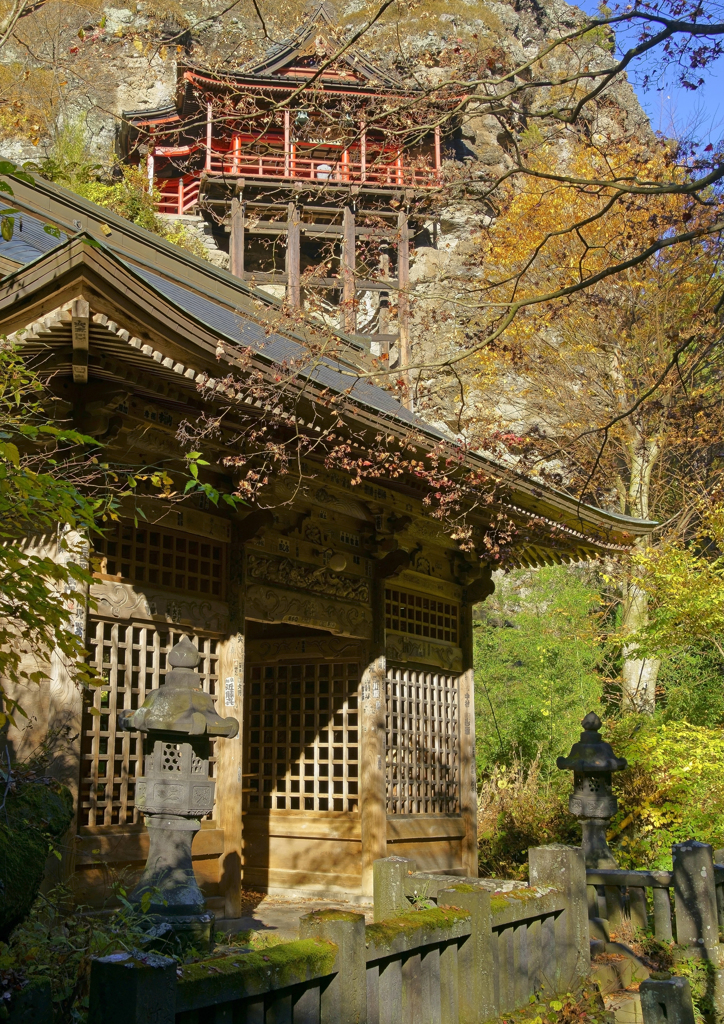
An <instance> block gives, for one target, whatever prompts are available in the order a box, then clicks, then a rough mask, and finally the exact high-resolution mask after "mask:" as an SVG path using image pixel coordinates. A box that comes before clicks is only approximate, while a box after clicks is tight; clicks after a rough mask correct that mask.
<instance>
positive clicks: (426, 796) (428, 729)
mask: <svg viewBox="0 0 724 1024" xmlns="http://www.w3.org/2000/svg"><path fill="white" fill-rule="evenodd" d="M459 763H460V729H459V721H458V679H457V676H455V675H447V674H445V673H444V672H439V671H438V672H428V671H424V670H422V669H420V670H415V669H403V668H389V669H388V672H387V813H388V814H457V813H458V812H459V810H460V793H459Z"/></svg>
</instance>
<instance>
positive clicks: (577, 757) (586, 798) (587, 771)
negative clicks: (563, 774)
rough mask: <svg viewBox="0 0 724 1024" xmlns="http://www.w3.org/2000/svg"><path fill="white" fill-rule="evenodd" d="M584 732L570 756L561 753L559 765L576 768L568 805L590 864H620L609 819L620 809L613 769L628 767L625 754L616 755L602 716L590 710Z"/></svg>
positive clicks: (613, 866)
mask: <svg viewBox="0 0 724 1024" xmlns="http://www.w3.org/2000/svg"><path fill="white" fill-rule="evenodd" d="M581 725H582V726H583V732H582V733H581V738H580V740H579V741H578V743H574V744H573V746H572V747H571V752H570V754H569V755H568V757H559V758H558V759H557V761H556V764H557V765H558V767H559V768H560V769H561V770H562V771H565V770H566V769H568V771H572V772H573V792H572V793H571V796H570V798H569V800H568V809H569V810H570V812H571V814H573V815H574V816H575V817H576V818H578V820H579V821H580V822H581V830H582V832H583V842H582V844H581V845H582V848H583V854H584V856H585V858H586V867H587V868H594V869H595V868H601V869H602V868H615V867H617V865H616V861H615V860H614V858H613V854H612V853H611V851H610V850H609V848H608V843H607V842H606V829H607V826H608V823H609V821H610V820H611V818H612V817H613V816H614V814H615V813H616V811H617V810H618V801H617V800H616V797H615V796H614V795H613V789H612V788H611V773H612V772H620V771H622V770H623V769H624V768H628V761H627V760H626V758H625V757H616V755H615V754H614V752H613V749H612V747H611V745H610V744H609V743H606V741H605V740H604V739H602V738H601V736H600V735H599V730H600V728H601V719H600V718H599V717H598V715H597V714H596V713H595V711H589V713H588V714H587V715H586V717H585V718H584V719H583V721H582V722H581Z"/></svg>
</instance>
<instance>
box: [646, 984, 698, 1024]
mask: <svg viewBox="0 0 724 1024" xmlns="http://www.w3.org/2000/svg"><path fill="white" fill-rule="evenodd" d="M639 992H640V995H641V1012H642V1013H643V1018H644V1024H694V1003H693V1001H692V998H691V989H690V988H689V982H688V981H687V980H686V978H669V979H668V980H667V981H654V980H653V978H647V979H646V981H642V982H641V985H640V986H639Z"/></svg>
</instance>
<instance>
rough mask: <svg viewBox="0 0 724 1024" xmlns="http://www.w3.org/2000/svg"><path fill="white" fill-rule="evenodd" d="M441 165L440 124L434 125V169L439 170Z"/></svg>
mask: <svg viewBox="0 0 724 1024" xmlns="http://www.w3.org/2000/svg"><path fill="white" fill-rule="evenodd" d="M441 166H442V158H441V154H440V125H439V124H436V125H435V170H436V171H439V170H440V167H441Z"/></svg>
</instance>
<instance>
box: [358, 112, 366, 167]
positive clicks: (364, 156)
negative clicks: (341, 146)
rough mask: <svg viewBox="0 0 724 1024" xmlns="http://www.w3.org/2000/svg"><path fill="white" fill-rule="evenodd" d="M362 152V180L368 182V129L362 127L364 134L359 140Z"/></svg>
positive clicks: (362, 133)
mask: <svg viewBox="0 0 724 1024" xmlns="http://www.w3.org/2000/svg"><path fill="white" fill-rule="evenodd" d="M359 152H360V179H361V180H362V181H367V128H366V127H365V125H364V124H363V125H362V132H361V134H360V140H359Z"/></svg>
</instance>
